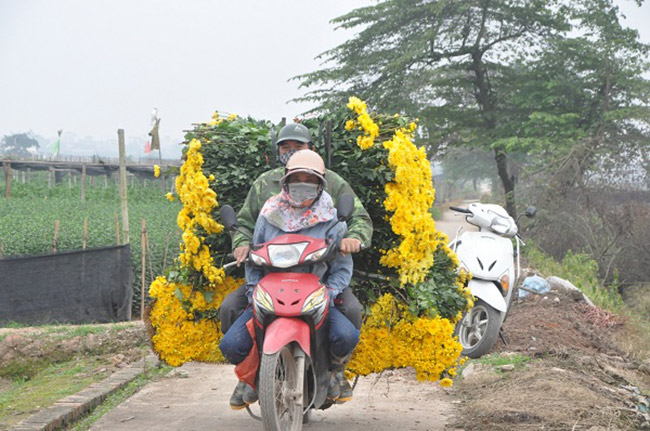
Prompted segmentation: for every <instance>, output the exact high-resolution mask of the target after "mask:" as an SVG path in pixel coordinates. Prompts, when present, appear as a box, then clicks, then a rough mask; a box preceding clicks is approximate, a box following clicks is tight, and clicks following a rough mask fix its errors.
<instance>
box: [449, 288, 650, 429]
mask: <svg viewBox="0 0 650 431" xmlns="http://www.w3.org/2000/svg"><path fill="white" fill-rule="evenodd" d="M623 330H625V324H624V321H623V320H622V319H620V318H618V317H617V316H613V315H611V314H609V313H606V312H604V311H602V310H601V309H599V308H598V307H592V306H590V305H587V304H586V303H585V302H584V301H583V300H582V296H581V295H574V294H571V293H570V292H569V293H567V292H562V291H556V290H551V292H549V293H548V294H546V295H543V296H542V295H530V296H529V297H528V298H526V299H525V300H522V301H518V302H516V303H515V304H513V307H512V309H511V311H510V315H509V316H508V319H507V321H506V322H505V324H504V338H505V341H506V343H505V344H504V343H503V341H499V342H498V343H497V345H495V347H494V348H493V352H495V353H493V354H492V355H490V356H488V357H484V358H482V359H479V360H473V361H471V363H470V365H469V366H467V367H466V368H465V369H464V370H463V374H462V378H461V379H459V382H458V384H457V385H456V388H457V390H458V393H459V394H460V395H461V398H462V403H461V406H462V414H461V415H459V417H460V419H459V420H458V423H457V424H456V425H457V426H458V427H461V428H463V429H465V430H504V429H508V430H509V429H512V430H533V429H535V430H536V429H545V430H566V429H570V430H592V431H597V430H605V429H607V430H619V429H620V430H628V429H629V430H636V429H650V415H649V414H648V413H649V411H650V398H648V396H647V394H648V392H644V391H647V390H648V389H650V362H648V361H646V362H640V361H638V360H635V359H632V358H631V356H630V355H628V354H627V353H626V352H625V351H623V350H622V349H621V348H620V347H619V346H617V344H616V343H615V341H614V340H615V338H616V337H615V336H616V334H617V332H618V331H623ZM504 364H505V365H504Z"/></svg>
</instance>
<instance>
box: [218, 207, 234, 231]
mask: <svg viewBox="0 0 650 431" xmlns="http://www.w3.org/2000/svg"><path fill="white" fill-rule="evenodd" d="M219 213H220V214H221V221H222V222H223V225H224V226H225V227H226V229H228V230H234V229H237V228H238V227H239V223H237V214H235V210H234V209H232V207H231V206H230V205H224V206H222V207H221V210H220V211H219Z"/></svg>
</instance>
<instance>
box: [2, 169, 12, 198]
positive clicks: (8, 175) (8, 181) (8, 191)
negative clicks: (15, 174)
mask: <svg viewBox="0 0 650 431" xmlns="http://www.w3.org/2000/svg"><path fill="white" fill-rule="evenodd" d="M2 167H3V168H4V171H5V197H6V198H7V199H10V198H11V163H10V162H2Z"/></svg>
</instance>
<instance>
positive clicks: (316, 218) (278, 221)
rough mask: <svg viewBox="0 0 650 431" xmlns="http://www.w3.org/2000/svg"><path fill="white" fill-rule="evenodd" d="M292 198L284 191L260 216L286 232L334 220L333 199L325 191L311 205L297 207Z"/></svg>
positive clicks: (269, 203)
mask: <svg viewBox="0 0 650 431" xmlns="http://www.w3.org/2000/svg"><path fill="white" fill-rule="evenodd" d="M294 205H295V203H294V202H293V200H292V199H291V196H289V194H288V193H287V192H286V191H285V190H282V192H281V193H280V194H277V195H275V196H271V197H270V198H269V199H267V201H266V202H265V203H264V206H263V207H262V210H261V211H260V215H261V216H262V217H264V218H265V219H266V220H267V221H268V222H269V223H270V224H271V225H273V226H275V227H277V228H278V229H280V230H282V231H284V232H296V231H299V230H302V229H305V228H308V227H310V226H314V225H316V224H318V223H322V222H326V221H330V220H332V219H333V218H334V212H335V211H334V202H333V201H332V197H331V196H330V195H329V194H328V193H327V192H326V191H323V192H322V193H321V195H320V198H319V199H317V200H316V201H315V202H312V204H311V205H308V206H305V207H296V206H294Z"/></svg>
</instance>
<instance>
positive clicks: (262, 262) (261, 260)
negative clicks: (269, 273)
mask: <svg viewBox="0 0 650 431" xmlns="http://www.w3.org/2000/svg"><path fill="white" fill-rule="evenodd" d="M250 257H251V260H252V261H253V263H254V264H255V265H259V266H262V265H268V264H269V263H268V262H267V261H266V259H264V258H263V257H262V256H260V255H258V254H255V253H251V254H250Z"/></svg>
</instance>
